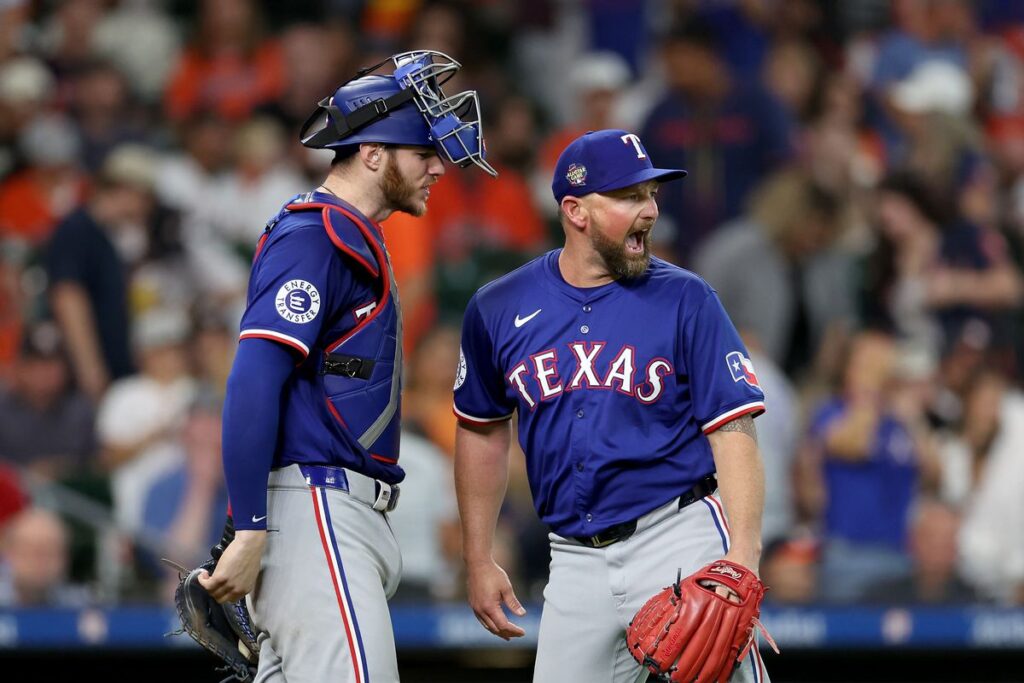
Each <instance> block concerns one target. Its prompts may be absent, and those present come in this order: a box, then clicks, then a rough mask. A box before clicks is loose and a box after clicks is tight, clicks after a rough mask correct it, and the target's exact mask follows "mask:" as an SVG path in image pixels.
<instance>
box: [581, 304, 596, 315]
mask: <svg viewBox="0 0 1024 683" xmlns="http://www.w3.org/2000/svg"><path fill="white" fill-rule="evenodd" d="M592 310H594V309H592V308H591V307H590V304H586V305H585V306H583V312H584V313H590V312H591V311H592Z"/></svg>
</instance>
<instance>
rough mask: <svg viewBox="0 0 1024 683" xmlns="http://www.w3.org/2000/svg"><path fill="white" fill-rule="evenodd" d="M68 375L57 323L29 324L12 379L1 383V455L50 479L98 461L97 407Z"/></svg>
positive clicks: (1, 457)
mask: <svg viewBox="0 0 1024 683" xmlns="http://www.w3.org/2000/svg"><path fill="white" fill-rule="evenodd" d="M70 379H71V375H70V372H69V369H68V361H67V357H66V351H65V349H64V345H63V342H62V340H61V337H60V332H59V331H58V329H57V327H56V325H54V324H53V323H40V324H36V325H33V326H31V327H29V328H28V329H26V330H25V335H24V339H23V341H22V346H21V353H20V354H19V357H18V360H17V362H16V364H15V367H14V371H13V372H12V374H11V381H10V383H9V384H8V385H7V386H4V387H2V388H0V460H2V461H4V462H7V463H10V464H12V465H16V466H18V467H19V468H26V469H29V470H31V471H32V472H33V474H35V475H38V476H41V477H47V478H50V479H61V478H64V477H68V476H72V475H74V474H75V473H76V472H78V471H79V470H83V469H87V468H91V467H92V466H93V465H94V462H93V457H94V456H95V455H96V439H95V433H94V429H93V421H94V419H95V410H94V408H93V406H92V404H91V403H90V402H89V400H88V399H87V398H86V397H85V396H83V395H82V394H81V393H79V392H77V391H74V390H73V389H72V388H71V384H70Z"/></svg>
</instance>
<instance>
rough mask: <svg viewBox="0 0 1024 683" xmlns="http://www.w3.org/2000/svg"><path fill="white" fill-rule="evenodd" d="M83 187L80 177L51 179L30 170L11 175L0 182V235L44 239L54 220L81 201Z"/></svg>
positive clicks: (37, 241)
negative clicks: (62, 180)
mask: <svg viewBox="0 0 1024 683" xmlns="http://www.w3.org/2000/svg"><path fill="white" fill-rule="evenodd" d="M86 189H87V184H86V182H85V180H84V178H79V177H75V178H72V179H70V180H67V181H65V182H55V181H54V179H53V178H51V177H50V176H48V175H45V174H41V173H40V172H38V171H34V170H31V169H30V170H27V171H22V172H21V173H17V174H15V175H14V176H12V177H10V178H8V179H7V180H6V181H5V182H3V183H2V184H0V237H3V238H10V237H16V238H19V239H22V240H24V241H26V242H28V243H29V244H32V245H40V244H42V243H44V242H46V240H48V239H49V238H50V233H51V232H53V229H54V228H55V227H56V225H57V222H58V221H59V220H60V219H61V218H63V217H64V216H66V215H67V214H68V213H70V211H71V210H72V209H74V208H75V207H76V206H78V205H79V204H81V202H82V200H83V199H84V198H85V193H86Z"/></svg>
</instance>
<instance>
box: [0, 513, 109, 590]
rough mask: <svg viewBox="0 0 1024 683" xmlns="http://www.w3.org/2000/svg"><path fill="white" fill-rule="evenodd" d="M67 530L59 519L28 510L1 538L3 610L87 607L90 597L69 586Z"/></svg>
mask: <svg viewBox="0 0 1024 683" xmlns="http://www.w3.org/2000/svg"><path fill="white" fill-rule="evenodd" d="M70 559H71V558H70V555H69V548H68V530H67V528H66V526H65V525H64V522H63V520H61V518H60V517H58V516H57V515H55V514H54V513H52V512H50V511H49V510H45V509H43V508H28V509H26V510H24V511H23V512H21V513H19V514H18V516H17V517H15V518H14V519H12V520H11V521H10V522H9V523H8V524H7V526H6V527H5V528H4V530H3V535H2V538H0V607H6V608H13V607H84V606H85V605H87V604H88V603H89V595H88V593H87V592H86V591H85V590H84V589H83V588H81V587H78V586H74V585H72V584H70V583H69V582H68V579H67V577H68V567H69V563H70Z"/></svg>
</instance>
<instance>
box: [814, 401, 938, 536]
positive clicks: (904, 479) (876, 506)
mask: <svg viewBox="0 0 1024 683" xmlns="http://www.w3.org/2000/svg"><path fill="white" fill-rule="evenodd" d="M849 409H850V405H849V403H848V402H847V401H846V400H844V399H842V398H833V399H831V400H829V401H827V402H826V403H825V404H824V405H822V406H821V408H820V409H819V410H818V411H817V412H816V413H815V415H814V418H813V419H812V421H811V427H810V435H811V439H812V442H813V443H815V444H816V445H817V446H818V447H819V448H821V449H822V452H823V454H824V456H825V457H824V476H825V491H826V493H827V496H826V500H827V503H826V506H825V534H826V535H827V536H828V537H830V538H843V539H846V540H848V541H852V542H854V543H865V544H873V545H885V546H889V547H891V548H893V549H894V550H905V549H906V547H907V532H908V529H909V523H910V511H911V506H912V505H913V502H914V497H915V495H916V493H917V479H918V467H917V462H918V456H917V452H916V447H915V445H914V439H913V437H912V436H911V434H910V432H909V431H907V428H906V427H905V426H904V425H903V423H902V422H900V421H899V420H898V419H896V418H895V417H894V416H892V415H888V414H883V415H882V416H881V419H880V420H879V421H878V425H877V426H876V427H875V434H874V438H873V439H872V442H871V449H870V454H869V456H868V457H867V458H866V459H865V460H863V461H859V462H850V461H849V460H845V459H843V458H838V457H835V456H833V455H832V454H831V453H829V451H828V449H827V448H825V438H826V435H827V434H828V430H829V429H830V428H831V427H832V426H833V425H834V424H835V423H836V421H837V420H840V419H842V418H843V417H845V416H846V414H847V412H848V411H849Z"/></svg>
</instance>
